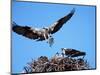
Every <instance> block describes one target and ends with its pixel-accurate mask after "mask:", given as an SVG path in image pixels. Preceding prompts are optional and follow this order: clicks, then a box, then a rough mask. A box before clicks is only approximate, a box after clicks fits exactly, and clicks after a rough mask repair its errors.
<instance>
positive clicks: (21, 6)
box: [12, 1, 96, 73]
mask: <svg viewBox="0 0 100 75" xmlns="http://www.w3.org/2000/svg"><path fill="white" fill-rule="evenodd" d="M73 8H75V9H76V11H75V14H74V15H73V17H72V18H71V19H70V20H69V21H68V22H67V23H66V24H64V26H63V27H62V28H61V30H60V31H58V32H57V33H55V34H54V35H53V37H54V41H55V42H54V44H53V46H52V47H49V45H48V44H47V43H46V41H43V42H36V41H34V40H30V39H28V38H25V37H23V36H21V35H18V34H16V33H14V32H12V72H13V73H16V72H21V71H22V70H23V67H24V66H25V65H27V63H28V62H31V59H37V58H38V57H39V56H48V57H49V58H50V57H51V56H53V55H54V54H55V53H56V52H61V48H74V49H77V50H80V51H84V52H86V56H85V59H86V60H87V61H88V62H89V64H90V66H91V67H92V68H95V51H96V48H95V14H96V13H95V6H80V5H68V4H48V3H34V2H33V3H32V2H15V1H14V2H13V3H12V20H13V21H15V22H16V23H17V24H19V25H21V26H26V25H27V26H30V27H33V28H34V27H37V28H42V27H48V26H50V25H51V24H53V23H54V22H56V21H57V20H58V19H60V18H61V17H63V16H65V15H67V14H68V13H69V12H70V11H71V10H72V9H73Z"/></svg>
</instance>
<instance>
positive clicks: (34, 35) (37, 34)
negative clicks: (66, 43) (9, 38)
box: [12, 9, 75, 46]
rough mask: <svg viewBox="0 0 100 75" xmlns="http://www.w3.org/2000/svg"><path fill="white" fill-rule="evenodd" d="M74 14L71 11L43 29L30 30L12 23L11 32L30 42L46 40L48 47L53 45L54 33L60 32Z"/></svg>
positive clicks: (27, 27)
mask: <svg viewBox="0 0 100 75" xmlns="http://www.w3.org/2000/svg"><path fill="white" fill-rule="evenodd" d="M74 12H75V9H72V10H71V12H70V13H69V14H67V15H65V16H64V17H62V18H60V19H59V20H58V21H56V22H55V23H54V24H52V25H51V26H50V27H44V28H41V29H38V28H31V27H29V26H20V25H19V24H17V23H15V22H13V23H12V30H13V31H14V32H16V33H17V34H19V35H23V36H24V37H27V38H29V39H32V40H36V41H43V40H47V43H49V45H50V46H52V44H53V43H54V38H53V37H52V34H54V33H56V32H57V31H59V30H60V28H61V27H62V26H63V25H64V24H65V23H66V22H67V21H68V20H70V19H71V17H72V16H73V14H74Z"/></svg>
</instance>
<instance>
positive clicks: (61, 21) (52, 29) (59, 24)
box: [49, 8, 75, 34]
mask: <svg viewBox="0 0 100 75" xmlns="http://www.w3.org/2000/svg"><path fill="white" fill-rule="evenodd" d="M74 12H75V8H73V10H72V11H71V12H70V13H69V14H68V15H66V16H64V17H62V18H61V19H59V20H58V21H57V22H55V23H54V24H53V25H52V26H51V27H49V33H51V34H53V33H55V32H57V31H58V30H59V29H60V28H61V27H62V26H63V24H64V23H66V22H67V21H68V20H70V19H71V17H72V16H73V14H74Z"/></svg>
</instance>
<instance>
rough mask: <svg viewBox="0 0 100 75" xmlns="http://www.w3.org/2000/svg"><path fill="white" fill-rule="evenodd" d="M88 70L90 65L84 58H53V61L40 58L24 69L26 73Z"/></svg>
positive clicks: (43, 57) (44, 57)
mask: <svg viewBox="0 0 100 75" xmlns="http://www.w3.org/2000/svg"><path fill="white" fill-rule="evenodd" d="M87 69H89V64H88V62H87V61H86V60H85V59H84V58H73V57H63V56H60V57H58V56H53V57H52V58H51V59H48V57H46V56H40V57H39V58H38V59H37V60H32V61H31V62H30V63H28V64H27V65H26V66H25V67H24V73H26V74H29V73H42V72H58V71H77V70H87Z"/></svg>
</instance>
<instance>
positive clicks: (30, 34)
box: [12, 22, 43, 41]
mask: <svg viewBox="0 0 100 75" xmlns="http://www.w3.org/2000/svg"><path fill="white" fill-rule="evenodd" d="M12 25H13V27H12V30H13V31H14V32H16V33H17V34H19V35H23V36H24V37H27V38H29V39H39V37H42V34H39V31H37V30H36V29H32V28H31V27H28V26H19V25H17V24H16V23H14V22H13V24H12ZM42 40H43V39H42V38H41V40H40V41H42Z"/></svg>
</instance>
